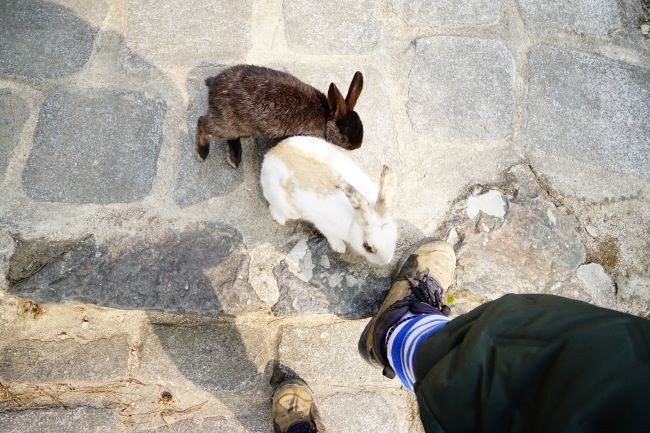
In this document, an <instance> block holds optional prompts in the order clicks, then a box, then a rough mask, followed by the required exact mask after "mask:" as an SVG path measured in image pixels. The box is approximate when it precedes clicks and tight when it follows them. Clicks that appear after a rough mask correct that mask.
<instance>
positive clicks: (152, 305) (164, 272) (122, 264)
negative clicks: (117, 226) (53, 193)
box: [10, 224, 262, 315]
mask: <svg viewBox="0 0 650 433" xmlns="http://www.w3.org/2000/svg"><path fill="white" fill-rule="evenodd" d="M35 242H38V241H35ZM28 246H29V244H27V246H26V247H24V248H27V247H28ZM14 256H15V258H12V261H13V262H14V263H15V262H17V261H21V262H24V263H31V261H30V260H29V257H24V256H25V253H23V252H22V249H21V248H20V247H19V249H17V251H16V253H15V254H14ZM33 256H34V257H37V258H38V259H39V260H41V258H42V257H46V255H45V254H43V252H42V251H40V250H37V251H36V252H34V253H33ZM248 260H249V258H248V254H247V253H246V251H245V249H244V247H243V245H242V238H241V235H240V234H239V232H238V231H237V230H235V229H234V228H232V227H230V226H225V225H211V224H207V225H198V226H196V227H192V228H189V229H186V230H184V231H172V230H165V231H162V232H159V233H155V234H152V235H149V236H147V235H146V234H143V235H142V236H133V237H124V238H118V239H114V240H113V241H111V242H108V243H107V244H98V243H96V242H95V240H94V239H93V238H87V239H85V240H83V241H81V242H79V243H78V244H77V245H75V246H73V247H72V248H71V249H70V250H69V251H67V252H66V253H64V254H61V255H58V256H56V257H55V258H54V259H52V260H51V261H49V262H48V263H47V265H46V266H45V267H43V268H42V269H41V270H39V271H38V272H37V273H35V274H34V275H32V276H31V277H27V278H26V279H24V280H23V281H21V282H19V283H17V284H15V285H14V286H12V288H11V289H10V290H11V292H12V293H15V294H17V295H19V296H22V297H27V298H30V299H35V300H37V301H39V302H62V303H74V302H83V303H93V304H97V305H102V306H107V307H116V308H133V309H145V310H149V309H151V310H165V311H171V312H195V313H200V314H211V315H212V314H219V313H222V312H229V313H231V312H241V311H244V310H250V309H256V308H259V307H260V306H261V305H262V302H261V301H260V300H259V298H258V297H257V295H256V294H255V292H254V291H253V289H252V288H251V287H250V285H249V284H248V281H247V279H248ZM10 269H11V270H12V272H16V274H18V275H20V273H19V272H18V270H15V271H14V268H13V267H12V263H10ZM12 275H13V274H12ZM23 278H25V277H24V276H23Z"/></svg>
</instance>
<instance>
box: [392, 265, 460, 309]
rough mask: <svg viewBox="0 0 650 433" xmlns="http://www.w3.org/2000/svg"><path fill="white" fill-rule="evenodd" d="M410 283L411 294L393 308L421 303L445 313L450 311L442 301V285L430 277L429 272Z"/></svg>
mask: <svg viewBox="0 0 650 433" xmlns="http://www.w3.org/2000/svg"><path fill="white" fill-rule="evenodd" d="M408 282H409V284H410V285H411V293H410V294H409V295H408V296H407V297H405V298H403V299H402V300H400V301H398V302H396V303H395V304H394V305H393V307H396V308H399V307H402V306H405V305H411V304H413V303H416V302H421V303H424V304H428V305H431V306H432V307H433V308H435V309H437V310H440V311H441V312H443V313H444V312H445V311H448V310H449V307H448V306H447V305H445V304H444V302H443V301H442V287H440V283H438V281H436V279H435V278H433V277H431V276H430V275H429V271H427V272H425V273H423V274H417V275H416V276H415V278H409V279H408Z"/></svg>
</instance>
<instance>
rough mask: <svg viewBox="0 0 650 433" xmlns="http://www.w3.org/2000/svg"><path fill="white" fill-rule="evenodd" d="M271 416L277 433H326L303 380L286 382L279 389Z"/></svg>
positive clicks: (274, 399) (274, 398) (311, 395)
mask: <svg viewBox="0 0 650 433" xmlns="http://www.w3.org/2000/svg"><path fill="white" fill-rule="evenodd" d="M271 414H272V416H273V429H274V431H275V433H317V432H324V429H323V428H322V422H321V420H320V415H319V414H318V411H317V410H316V405H315V404H314V396H313V394H312V392H311V390H310V389H309V387H308V386H307V384H306V383H305V382H304V381H303V380H301V379H291V380H286V381H284V382H282V383H281V384H280V385H279V386H278V387H277V389H276V390H275V393H273V408H272V409H271Z"/></svg>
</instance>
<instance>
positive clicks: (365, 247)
mask: <svg viewBox="0 0 650 433" xmlns="http://www.w3.org/2000/svg"><path fill="white" fill-rule="evenodd" d="M363 248H364V249H365V250H366V251H368V252H369V253H370V254H374V253H375V249H374V248H373V247H371V246H370V245H368V242H364V243H363Z"/></svg>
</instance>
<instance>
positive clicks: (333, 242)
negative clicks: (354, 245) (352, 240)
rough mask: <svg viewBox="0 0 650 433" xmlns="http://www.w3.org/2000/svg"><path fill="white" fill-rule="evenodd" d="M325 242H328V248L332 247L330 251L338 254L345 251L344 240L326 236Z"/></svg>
mask: <svg viewBox="0 0 650 433" xmlns="http://www.w3.org/2000/svg"><path fill="white" fill-rule="evenodd" d="M327 242H328V243H329V244H330V248H331V249H332V251H334V252H337V253H339V254H343V253H344V252H345V249H346V246H345V241H344V240H342V239H336V238H327Z"/></svg>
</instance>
